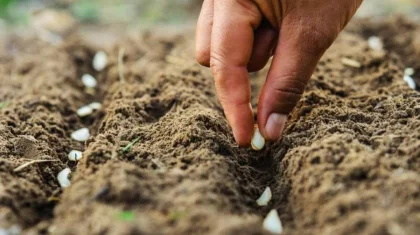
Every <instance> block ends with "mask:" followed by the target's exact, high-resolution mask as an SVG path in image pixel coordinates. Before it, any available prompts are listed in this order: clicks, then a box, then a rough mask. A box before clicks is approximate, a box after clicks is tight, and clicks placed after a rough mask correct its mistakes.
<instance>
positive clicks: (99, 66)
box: [93, 51, 108, 72]
mask: <svg viewBox="0 0 420 235" xmlns="http://www.w3.org/2000/svg"><path fill="white" fill-rule="evenodd" d="M107 63H108V56H107V55H106V53H105V52H104V51H98V52H97V53H96V54H95V57H93V68H94V69H95V70H96V71H98V72H99V71H102V70H103V69H104V68H105V67H106V65H107Z"/></svg>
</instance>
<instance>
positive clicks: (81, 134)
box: [71, 127, 90, 142]
mask: <svg viewBox="0 0 420 235" xmlns="http://www.w3.org/2000/svg"><path fill="white" fill-rule="evenodd" d="M89 137H90V133H89V129H88V128H86V127H85V128H82V129H79V130H77V131H75V132H73V133H72V134H71V138H72V139H74V140H76V141H80V142H84V141H86V140H88V139H89Z"/></svg>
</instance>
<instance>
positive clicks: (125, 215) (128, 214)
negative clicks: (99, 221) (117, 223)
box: [118, 211, 134, 222]
mask: <svg viewBox="0 0 420 235" xmlns="http://www.w3.org/2000/svg"><path fill="white" fill-rule="evenodd" d="M118 218H119V219H120V220H122V221H127V222H130V221H133V220H134V213H133V212H132V211H121V212H120V213H119V214H118Z"/></svg>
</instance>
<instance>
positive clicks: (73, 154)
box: [68, 150, 83, 161]
mask: <svg viewBox="0 0 420 235" xmlns="http://www.w3.org/2000/svg"><path fill="white" fill-rule="evenodd" d="M68 158H69V160H70V161H79V160H80V159H82V158H83V153H82V152H81V151H79V150H72V151H70V153H69V155H68Z"/></svg>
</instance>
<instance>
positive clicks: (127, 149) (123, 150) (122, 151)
mask: <svg viewBox="0 0 420 235" xmlns="http://www.w3.org/2000/svg"><path fill="white" fill-rule="evenodd" d="M139 141H140V137H137V138H136V139H135V140H133V141H132V142H131V143H129V144H127V146H125V147H124V148H122V149H121V153H122V154H124V153H128V152H130V151H131V149H132V148H133V146H134V145H135V144H137V142H139Z"/></svg>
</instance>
